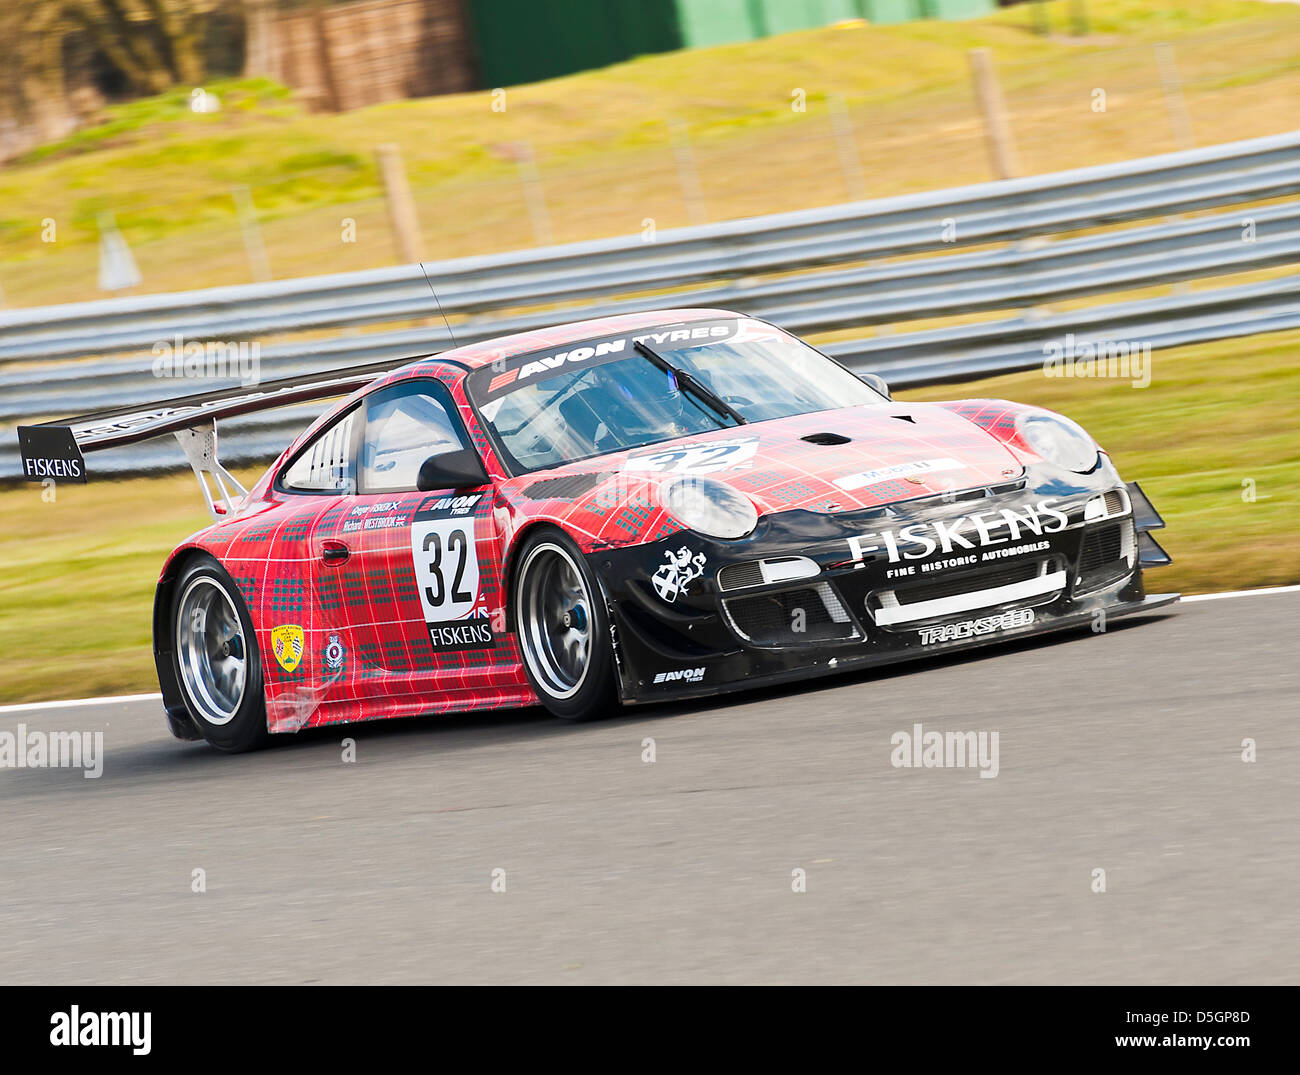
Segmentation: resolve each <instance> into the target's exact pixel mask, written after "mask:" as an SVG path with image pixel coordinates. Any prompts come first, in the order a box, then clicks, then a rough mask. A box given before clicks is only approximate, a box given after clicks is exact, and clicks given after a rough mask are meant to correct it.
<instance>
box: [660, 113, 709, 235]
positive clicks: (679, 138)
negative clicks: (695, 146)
mask: <svg viewBox="0 0 1300 1075" xmlns="http://www.w3.org/2000/svg"><path fill="white" fill-rule="evenodd" d="M668 126H669V129H670V131H671V132H672V138H673V156H674V157H675V158H676V160H677V178H678V180H679V181H680V182H681V184H682V201H684V202H685V203H686V219H687V220H689V221H690V222H691V223H692V224H707V223H708V220H709V216H708V213H706V212H705V211H704V190H703V188H702V187H701V186H700V173H699V171H698V170H697V169H696V167H695V154H694V153H692V152H691V138H690V135H689V134H688V133H687V130H686V124H684V123H682V122H681V121H680V120H673V121H672V122H671V123H670V124H669V125H668Z"/></svg>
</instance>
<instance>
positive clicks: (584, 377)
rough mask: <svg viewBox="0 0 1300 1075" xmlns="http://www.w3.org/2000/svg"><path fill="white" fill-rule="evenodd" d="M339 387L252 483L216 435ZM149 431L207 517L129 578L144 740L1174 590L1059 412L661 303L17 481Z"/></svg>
mask: <svg viewBox="0 0 1300 1075" xmlns="http://www.w3.org/2000/svg"><path fill="white" fill-rule="evenodd" d="M344 393H350V394H347V395H346V397H345V398H343V399H342V401H341V402H338V403H337V404H335V405H334V406H332V407H331V408H330V409H329V410H328V411H327V413H325V414H324V415H322V416H321V417H320V418H319V419H318V420H317V421H316V422H315V423H314V424H312V425H311V426H310V428H308V429H307V430H306V431H305V432H303V433H302V434H301V435H300V436H299V437H298V438H297V439H296V440H295V441H294V442H293V443H292V444H291V445H290V446H289V447H288V449H287V450H286V451H285V452H284V453H283V454H282V455H281V456H280V457H279V458H278V459H277V460H276V461H275V462H274V463H273V464H272V465H271V467H270V468H269V469H268V470H267V471H266V473H265V474H264V475H263V476H262V477H261V479H260V480H259V481H258V482H257V483H256V485H255V486H254V487H253V489H252V490H251V491H244V490H243V489H242V488H241V487H239V485H238V483H237V482H236V481H235V480H234V478H233V477H232V476H231V475H230V474H229V473H228V472H227V471H226V470H225V468H224V467H222V465H221V463H220V462H219V460H218V459H217V454H216V445H217V442H216V421H217V420H218V419H220V418H226V417H230V416H232V415H237V414H245V413H249V412H251V411H256V410H261V409H265V408H269V407H276V406H282V405H284V404H287V403H299V402H302V401H304V400H316V399H326V398H331V397H336V396H340V395H343V394H344ZM168 434H175V435H176V436H177V438H178V439H179V440H180V442H181V445H182V447H183V448H184V450H185V452H186V455H187V456H188V458H189V460H190V463H191V464H192V466H193V467H194V469H195V473H196V474H197V475H198V478H199V483H200V486H201V487H202V488H203V490H204V493H205V496H206V498H207V499H208V501H209V504H210V508H211V510H212V512H213V517H214V520H215V521H214V523H213V525H211V526H209V527H207V528H206V529H204V530H201V531H200V532H198V533H196V534H194V535H193V536H191V537H189V538H187V539H186V540H184V541H182V542H181V543H180V544H179V545H178V546H177V547H176V549H175V550H174V551H173V553H172V554H171V556H170V557H169V558H168V560H167V562H166V564H165V565H164V566H163V569H162V573H161V577H160V578H159V581H158V588H157V597H156V601H155V608H154V654H155V659H156V663H157V668H158V678H159V682H160V684H161V689H162V695H163V700H164V706H165V709H166V713H167V718H168V721H169V723H170V726H171V730H172V732H173V733H174V734H175V735H177V736H178V737H180V738H182V739H198V738H199V737H203V738H206V739H207V740H208V741H209V742H210V743H212V744H213V745H214V746H216V747H218V748H220V749H223V750H231V751H233V750H244V749H249V748H251V747H255V746H257V745H260V744H262V743H264V742H265V741H266V740H267V738H268V736H269V735H272V734H275V733H283V732H292V731H296V730H298V729H300V728H304V727H313V726H319V725H326V724H335V723H340V722H347V721H360V720H370V719H375V718H385V717H406V716H416V715H422V714H429V713H435V712H450V711H464V710H476V709H497V708H502V707H510V706H526V705H532V704H535V703H541V704H542V705H543V706H545V707H546V708H547V709H549V710H550V711H551V712H552V713H554V714H556V715H558V716H561V717H566V718H571V719H586V718H591V717H595V716H599V715H601V714H603V713H606V712H609V711H611V710H612V709H613V708H614V707H615V706H616V705H617V704H619V703H624V704H629V703H640V702H652V701H658V700H661V699H678V698H687V697H692V696H698V695H712V694H717V693H720V692H723V691H728V690H734V689H737V688H740V687H750V686H756V685H760V684H771V683H780V682H784V681H789V680H795V679H803V678H806V677H810V676H813V675H819V674H825V673H830V672H841V671H847V670H850V669H855V668H861V667H866V666H871V665H879V664H886V663H890V662H895V661H900V660H905V659H909V658H914V657H920V656H925V655H928V654H933V653H941V652H944V651H947V650H953V649H961V648H966V647H972V646H978V645H983V644H986V643H990V642H996V641H1001V640H1005V639H1015V638H1020V637H1023V636H1026V635H1032V634H1036V633H1040V632H1044V631H1051V630H1055V629H1060V628H1068V627H1074V626H1079V625H1088V624H1092V625H1094V626H1095V625H1096V624H1097V622H1098V621H1099V619H1101V618H1104V617H1115V616H1120V615H1124V614H1128V613H1133V612H1138V611H1143V610H1148V609H1152V608H1155V607H1158V606H1161V605H1164V604H1168V603H1170V602H1172V601H1175V600H1177V595H1176V594H1166V595H1157V596H1150V595H1147V594H1146V593H1145V591H1144V588H1143V569H1144V568H1147V567H1151V566H1156V565H1159V564H1162V563H1168V562H1169V558H1168V557H1167V556H1166V555H1165V554H1164V552H1163V550H1161V549H1160V547H1159V546H1158V545H1157V544H1156V542H1155V541H1154V539H1153V538H1152V536H1151V533H1150V531H1152V530H1153V529H1156V528H1158V527H1160V526H1163V522H1162V521H1161V520H1160V518H1159V516H1158V515H1157V514H1156V512H1155V510H1154V509H1153V508H1152V506H1151V504H1150V503H1149V502H1148V500H1147V498H1146V497H1145V496H1144V495H1143V494H1142V491H1141V489H1140V488H1139V487H1138V486H1137V485H1135V484H1128V485H1126V484H1125V483H1124V482H1123V481H1122V480H1121V479H1120V477H1119V475H1118V474H1117V473H1116V471H1115V468H1114V466H1113V465H1112V464H1111V461H1110V459H1109V458H1108V456H1107V455H1106V454H1105V452H1103V451H1101V450H1100V449H1099V448H1098V446H1097V444H1096V443H1095V442H1094V441H1093V440H1092V438H1091V437H1089V436H1088V434H1087V433H1085V432H1084V431H1083V430H1082V429H1081V428H1080V427H1079V426H1078V425H1076V424H1075V423H1074V422H1072V421H1070V420H1069V419H1068V418H1065V417H1062V416H1061V415H1058V414H1055V413H1052V412H1050V411H1046V410H1043V409H1040V408H1036V407H1029V406H1022V405H1018V404H1015V403H1009V402H1005V401H1001V400H987V399H984V400H979V399H977V400H962V401H958V402H951V403H902V402H899V401H896V400H893V399H891V398H890V395H889V392H888V389H887V387H886V386H885V385H884V382H883V381H881V380H880V379H879V378H872V377H865V378H860V377H858V376H856V375H855V374H854V373H852V372H850V371H849V370H847V369H845V368H844V367H842V366H840V365H839V364H837V363H836V362H834V361H833V360H831V359H830V358H828V357H826V356H825V355H823V354H821V353H820V352H819V351H817V350H815V349H814V348H812V347H811V346H809V345H807V344H805V343H803V342H801V341H799V340H798V339H796V338H794V337H793V336H791V335H789V334H788V333H786V332H784V331H782V330H780V329H778V328H776V327H774V326H772V325H770V324H767V323H765V322H762V321H759V320H755V319H752V318H749V317H746V316H744V315H741V314H736V313H730V312H727V311H721V310H670V311H659V312H651V313H641V314H633V315H626V316H620V317H615V318H604V319H599V320H592V321H584V322H578V323H575V324H569V325H563V326H560V327H558V328H553V329H549V330H546V331H539V332H528V333H522V334H519V335H514V336H508V337H504V338H500V339H496V340H492V341H488V342H485V343H477V344H473V345H470V346H465V347H459V348H456V349H454V350H451V351H447V352H443V353H440V354H436V355H432V356H428V357H424V358H419V359H416V360H414V361H408V362H405V363H404V364H402V365H401V366H400V367H398V368H392V364H388V365H385V364H379V365H378V366H372V367H364V368H356V369H351V370H343V371H338V372H335V373H330V374H318V375H314V376H309V377H299V378H289V379H286V380H282V381H274V382H270V383H267V384H264V385H262V386H261V387H260V388H258V389H256V390H253V391H249V390H245V389H232V390H229V391H226V392H217V393H209V394H204V395H198V396H189V397H184V398H181V399H178V400H171V401H166V402H162V403H159V404H157V405H153V406H149V407H146V408H144V409H143V410H137V411H132V412H129V413H112V414H109V413H105V414H99V415H88V416H82V417H80V418H75V419H69V420H67V421H64V422H55V423H47V424H45V425H40V426H31V427H26V428H24V429H21V430H20V437H19V439H20V442H21V446H22V453H23V460H24V471H25V473H26V475H27V476H28V477H30V478H33V479H40V478H42V477H45V476H49V475H58V476H60V477H63V478H68V479H72V480H83V481H84V480H85V465H84V453H85V452H87V451H92V450H99V449H103V448H110V447H114V446H117V445H122V444H127V443H131V442H133V441H138V440H142V439H146V438H150V437H157V436H161V435H168Z"/></svg>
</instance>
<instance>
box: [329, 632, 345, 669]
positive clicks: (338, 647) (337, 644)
mask: <svg viewBox="0 0 1300 1075" xmlns="http://www.w3.org/2000/svg"><path fill="white" fill-rule="evenodd" d="M343 655H344V653H343V640H342V639H341V638H339V636H338V635H330V637H329V641H328V642H326V643H325V667H326V668H328V669H329V670H330V671H331V672H337V671H338V670H339V669H340V668H342V667H343Z"/></svg>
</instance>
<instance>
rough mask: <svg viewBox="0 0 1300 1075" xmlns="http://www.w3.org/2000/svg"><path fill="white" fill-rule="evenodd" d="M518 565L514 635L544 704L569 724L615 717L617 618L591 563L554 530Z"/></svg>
mask: <svg viewBox="0 0 1300 1075" xmlns="http://www.w3.org/2000/svg"><path fill="white" fill-rule="evenodd" d="M516 563H517V564H518V565H519V567H518V570H516V571H515V574H514V586H513V587H512V593H511V605H512V608H513V610H514V628H515V632H516V634H517V635H518V637H519V648H520V650H521V651H522V653H523V658H524V670H525V672H526V673H527V675H528V681H529V683H531V684H532V687H533V690H534V691H535V692H536V693H537V697H538V699H539V700H540V701H541V703H542V705H544V706H545V707H546V708H547V709H548V710H550V711H551V712H552V713H553V714H555V715H556V716H557V717H563V718H564V719H566V720H591V719H593V718H595V717H600V716H604V715H605V714H607V713H609V712H612V711H613V710H614V709H615V708H616V707H617V704H618V702H617V693H616V691H615V671H614V653H613V642H612V640H611V638H610V630H609V616H608V613H607V612H606V609H605V603H604V601H603V600H602V598H601V591H600V585H599V584H598V583H597V581H596V577H595V575H594V574H593V573H592V570H591V568H590V567H589V566H588V565H587V561H586V559H585V558H584V557H583V555H582V553H581V552H580V551H579V550H578V547H577V546H576V545H575V544H574V543H573V542H572V541H571V540H570V539H569V538H568V537H566V536H565V535H564V534H563V533H561V532H560V531H558V530H552V529H549V528H548V529H545V530H539V531H536V532H534V533H533V534H532V535H530V536H529V537H528V538H526V539H525V541H524V543H523V545H522V547H521V548H520V549H519V552H518V554H517V557H516Z"/></svg>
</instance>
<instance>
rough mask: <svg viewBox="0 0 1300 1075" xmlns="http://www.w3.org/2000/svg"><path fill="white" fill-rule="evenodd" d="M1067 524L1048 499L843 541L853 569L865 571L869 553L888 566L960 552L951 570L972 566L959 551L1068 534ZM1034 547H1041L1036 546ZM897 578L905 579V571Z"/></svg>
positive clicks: (981, 556) (992, 556)
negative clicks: (885, 557)
mask: <svg viewBox="0 0 1300 1075" xmlns="http://www.w3.org/2000/svg"><path fill="white" fill-rule="evenodd" d="M1069 521H1070V520H1069V518H1068V516H1067V515H1066V514H1065V512H1063V511H1058V510H1057V509H1056V508H1054V507H1052V506H1051V505H1050V504H1049V503H1048V502H1047V501H1046V500H1040V501H1039V502H1038V503H1037V504H1036V505H1035V504H1029V505H1026V506H1025V508H1024V509H1022V510H1020V511H1017V510H1015V509H1012V508H999V509H998V510H997V511H992V510H990V511H973V512H971V513H970V514H969V515H962V516H959V517H957V518H956V519H936V520H934V521H933V522H918V523H910V524H908V525H907V526H903V527H900V528H899V529H898V530H892V529H889V530H879V531H875V532H872V533H866V534H857V535H855V536H853V537H850V538H845V539H844V540H845V541H847V542H848V545H849V553H850V554H851V557H852V560H853V561H854V563H853V566H854V567H855V568H861V567H865V566H866V562H867V560H869V559H872V556H871V554H872V553H876V552H884V553H886V554H887V555H888V557H889V562H890V563H891V564H897V563H900V562H901V561H903V560H925V559H927V558H928V557H931V556H933V555H935V553H938V552H942V553H944V554H945V555H950V554H951V553H953V552H954V551H957V552H958V555H957V557H956V558H955V559H954V561H953V562H952V564H950V565H948V566H954V567H956V566H960V565H961V564H964V563H966V562H968V557H967V556H966V555H965V554H964V553H962V552H961V551H960V550H963V549H967V550H976V549H987V548H989V547H990V546H997V545H1005V544H1006V543H1007V542H1011V541H1020V540H1021V532H1022V531H1024V532H1026V533H1028V534H1032V535H1034V536H1036V537H1042V536H1043V535H1044V534H1055V533H1057V532H1059V531H1061V530H1064V529H1065V528H1066V526H1067V525H1068V524H1069ZM1030 544H1032V545H1035V546H1037V544H1038V543H1032V542H1031V543H1030ZM904 550H906V551H904ZM1014 551H1015V552H1016V554H1018V553H1019V552H1029V551H1037V550H1036V548H1035V549H1034V550H1031V549H1029V548H1024V549H1020V550H1014ZM1011 552H1013V550H1006V552H994V553H979V554H977V556H978V558H979V559H995V558H1001V557H1002V556H1004V555H1007V554H1008V553H1011ZM897 573H898V574H903V572H901V571H900V572H897Z"/></svg>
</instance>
